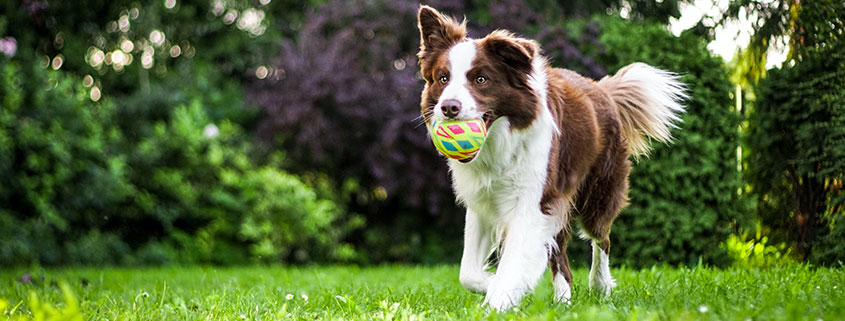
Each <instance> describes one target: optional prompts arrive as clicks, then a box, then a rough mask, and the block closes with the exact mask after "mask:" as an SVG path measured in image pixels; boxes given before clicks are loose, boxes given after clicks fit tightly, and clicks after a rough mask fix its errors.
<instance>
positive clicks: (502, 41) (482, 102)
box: [467, 31, 540, 130]
mask: <svg viewBox="0 0 845 321" xmlns="http://www.w3.org/2000/svg"><path fill="white" fill-rule="evenodd" d="M476 45H477V47H478V52H477V54H476V57H475V60H474V61H473V63H472V64H473V68H472V69H470V71H469V72H468V73H467V78H468V80H469V81H470V83H471V84H473V85H472V86H471V87H470V92H471V93H472V96H473V98H475V100H476V102H477V103H478V106H479V108H480V109H481V110H483V111H485V112H490V113H491V114H492V117H491V119H490V121H489V122H491V123H492V121H493V120H495V119H496V118H498V117H508V121H509V122H510V125H511V129H516V130H521V129H525V128H527V127H528V126H530V125H531V123H533V122H534V119H536V118H537V115H538V114H539V113H540V109H539V108H540V104H539V99H538V97H537V95H536V93H534V91H533V90H532V89H531V86H530V85H529V84H528V77H529V75H530V74H531V61H532V60H533V59H534V55H536V54H537V46H536V43H534V42H532V41H528V40H520V39H518V38H515V37H513V36H512V35H511V34H509V33H506V32H503V31H494V32H493V33H491V34H490V35H488V36H487V37H485V38H484V39H481V40H478V41H476ZM478 76H484V77H485V78H486V79H487V82H486V83H484V84H483V85H478V84H477V83H476V81H475V79H476V78H477V77H478ZM488 126H489V124H488Z"/></svg>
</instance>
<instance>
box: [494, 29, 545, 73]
mask: <svg viewBox="0 0 845 321" xmlns="http://www.w3.org/2000/svg"><path fill="white" fill-rule="evenodd" d="M481 47H482V48H483V49H484V50H485V51H486V52H487V54H488V55H490V56H491V57H496V58H497V59H499V60H500V61H501V62H502V63H503V64H504V65H505V66H508V67H509V68H513V69H516V70H517V71H520V72H524V73H530V72H531V62H532V61H533V60H534V57H535V56H537V55H538V54H540V45H539V44H538V43H537V42H536V41H534V40H529V39H523V38H518V37H515V36H513V35H512V34H510V33H508V32H506V31H501V30H497V31H493V32H492V33H490V35H488V36H487V37H485V38H484V40H482V42H481Z"/></svg>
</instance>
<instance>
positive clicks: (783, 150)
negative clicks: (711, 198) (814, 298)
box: [745, 7, 845, 264]
mask: <svg viewBox="0 0 845 321" xmlns="http://www.w3.org/2000/svg"><path fill="white" fill-rule="evenodd" d="M816 9H819V8H816ZM823 9H824V10H828V9H830V8H827V7H825V8H823ZM806 10H809V9H806ZM841 12H845V9H842V10H841ZM821 24H822V26H823V27H826V26H827V23H826V22H825V23H821ZM843 48H845V42H843V41H842V40H838V41H836V42H829V43H826V44H825V45H818V47H817V48H807V49H806V50H804V51H802V56H803V59H802V60H798V61H794V62H793V63H794V65H792V66H786V67H784V68H782V69H775V70H771V71H770V72H769V75H768V77H767V78H766V79H764V80H762V81H760V83H759V85H758V87H757V88H756V96H757V101H756V102H755V103H754V105H753V109H752V110H751V113H750V115H749V124H750V125H749V127H748V131H747V135H746V136H745V144H746V145H747V147H748V148H747V156H746V162H745V163H746V168H747V170H746V177H747V179H748V182H749V184H750V185H751V186H752V188H751V192H752V194H753V195H754V196H755V197H756V201H757V215H758V216H759V217H760V219H761V220H762V221H763V223H764V224H766V225H767V226H769V227H771V228H772V230H773V237H775V238H776V239H777V240H778V241H785V242H787V243H788V244H789V245H790V246H793V247H794V248H795V252H796V254H797V255H798V256H799V258H800V259H802V260H810V259H812V260H813V261H816V262H821V263H827V264H835V263H836V262H837V261H839V260H842V258H843V257H845V248H843V247H842V246H841V245H840V243H841V238H837V237H838V236H841V235H842V229H843V227H841V226H839V225H842V223H841V222H842V219H841V216H843V214H845V202H844V201H845V193H843V191H845V189H843V179H845V107H843V106H845V105H843V103H842V102H843V100H845V63H843V61H845V49H843ZM817 242H819V243H820V244H819V247H818V248H817V246H816V243H817ZM817 249H818V250H819V251H820V253H815V251H816V250H817Z"/></svg>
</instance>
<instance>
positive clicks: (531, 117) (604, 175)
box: [418, 6, 685, 310]
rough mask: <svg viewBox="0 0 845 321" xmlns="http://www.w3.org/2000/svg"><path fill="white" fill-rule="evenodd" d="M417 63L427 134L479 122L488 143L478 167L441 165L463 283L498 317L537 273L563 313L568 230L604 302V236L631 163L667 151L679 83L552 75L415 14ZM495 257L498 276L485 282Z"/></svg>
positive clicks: (498, 42)
mask: <svg viewBox="0 0 845 321" xmlns="http://www.w3.org/2000/svg"><path fill="white" fill-rule="evenodd" d="M418 18H419V29H420V36H421V45H420V52H419V54H418V58H419V62H420V71H421V74H422V76H423V78H424V79H425V82H426V85H425V89H424V90H423V93H422V102H421V108H422V110H421V112H422V115H423V117H424V119H425V121H426V123H428V124H431V122H432V121H433V120H448V119H450V118H447V116H446V114H445V113H444V112H443V111H442V110H441V107H443V102H444V101H445V100H449V101H450V102H452V103H453V102H454V101H458V102H459V103H460V112H459V113H458V114H457V115H453V117H451V118H452V119H478V118H482V119H484V120H485V122H486V125H487V127H488V129H489V134H488V137H487V139H486V142H485V143H484V146H483V148H482V150H481V151H480V152H479V153H478V154H477V156H476V157H475V159H473V160H471V161H469V162H466V163H463V162H459V161H456V160H452V159H450V160H449V167H450V169H451V173H452V180H453V186H454V189H455V193H456V195H457V199H458V201H459V202H460V203H462V204H463V205H465V206H466V207H467V213H466V229H465V236H464V237H465V239H464V253H463V258H462V260H461V271H460V281H461V284H462V285H463V286H464V287H466V288H467V289H469V290H471V291H475V292H479V293H486V297H485V300H484V302H485V304H487V305H488V306H489V307H490V308H494V309H497V310H503V309H506V308H509V307H511V306H513V305H516V304H518V303H519V302H520V300H521V298H522V296H523V295H524V294H525V293H527V292H528V291H531V290H532V289H533V288H534V286H535V285H536V283H537V281H538V280H539V279H540V278H541V276H542V274H543V273H544V271H545V269H546V264H549V265H550V266H551V269H552V272H553V274H554V279H553V283H554V288H555V299H557V300H558V301H563V302H569V299H570V297H571V290H570V286H571V284H572V274H571V272H570V269H569V260H568V259H567V257H566V251H565V249H566V244H567V242H568V240H569V238H570V223H571V221H573V220H574V221H576V222H578V223H580V226H581V231H582V233H581V234H582V237H585V238H589V239H592V245H593V262H592V270H591V271H590V288H591V289H596V290H598V291H600V292H601V293H603V294H604V295H609V294H610V290H611V288H613V286H614V281H613V278H611V276H610V270H609V265H608V264H609V263H608V260H609V259H608V254H609V251H610V239H609V234H610V226H611V224H612V223H613V220H614V218H616V216H617V214H618V213H619V211H620V210H621V209H622V207H624V206H625V204H626V201H627V192H628V173H629V172H630V169H631V164H630V162H629V160H628V157H629V155H630V154H635V155H643V154H645V153H646V152H647V150H648V144H647V140H646V138H645V137H644V136H650V137H652V138H654V139H656V140H659V141H662V142H667V141H669V140H670V135H669V130H670V129H671V128H672V127H675V125H674V123H675V122H677V121H678V120H679V118H678V114H679V113H681V112H683V107H682V106H681V105H680V103H679V101H680V100H682V99H683V98H684V97H685V93H684V86H683V85H682V84H681V83H680V82H678V79H677V76H676V75H674V74H672V73H669V72H665V71H662V70H659V69H656V68H653V67H650V66H648V65H645V64H641V63H635V64H632V65H629V66H627V67H625V68H623V69H622V70H620V71H619V72H618V73H617V74H616V75H615V76H612V77H605V78H604V79H602V80H601V81H599V82H594V81H592V80H590V79H587V78H584V77H582V76H580V75H578V74H576V73H575V72H572V71H569V70H565V69H558V68H552V67H551V66H549V64H548V62H547V60H546V59H545V58H544V57H543V56H542V55H541V50H540V46H539V44H537V43H536V42H535V41H533V40H528V39H523V38H519V37H516V36H514V35H512V34H510V33H508V32H506V31H494V32H493V33H491V34H489V35H487V36H486V37H484V38H483V39H469V38H467V37H466V27H465V23H457V22H456V21H455V20H454V19H452V18H450V17H446V16H443V15H441V14H440V13H439V12H438V11H437V10H435V9H433V8H431V7H428V6H422V7H421V8H420V11H419V16H418ZM494 250H498V253H499V265H498V267H497V270H496V273H495V274H491V273H490V272H488V271H487V260H488V258H489V256H490V255H491V254H492V253H493V252H494Z"/></svg>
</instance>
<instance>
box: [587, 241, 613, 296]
mask: <svg viewBox="0 0 845 321" xmlns="http://www.w3.org/2000/svg"><path fill="white" fill-rule="evenodd" d="M615 286H616V281H614V280H613V277H612V276H610V257H608V256H607V253H604V251H602V250H601V248H600V247H599V245H598V244H597V243H596V241H593V264H592V266H591V267H590V289H595V290H597V291H599V293H602V294H604V296H605V297H607V296H610V290H612V289H613V287H615Z"/></svg>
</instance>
